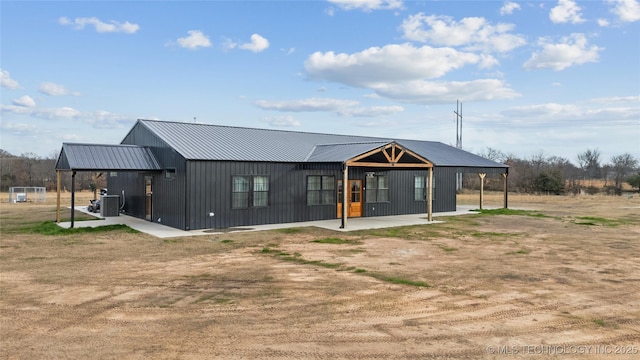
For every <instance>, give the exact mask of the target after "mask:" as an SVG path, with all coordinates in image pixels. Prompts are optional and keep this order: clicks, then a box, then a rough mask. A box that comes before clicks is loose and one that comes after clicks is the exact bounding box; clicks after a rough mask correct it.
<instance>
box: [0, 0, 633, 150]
mask: <svg viewBox="0 0 640 360" xmlns="http://www.w3.org/2000/svg"><path fill="white" fill-rule="evenodd" d="M0 6H1V8H0V14H1V15H0V16H1V19H0V20H1V23H2V24H1V29H0V30H1V42H0V67H1V72H0V76H1V77H0V82H1V85H2V87H1V88H0V90H1V99H0V106H1V110H2V122H1V125H0V126H1V127H0V130H1V132H2V135H1V145H0V148H2V149H4V150H6V151H9V152H11V153H13V154H22V153H27V152H31V153H35V154H38V155H39V156H43V157H48V156H52V154H55V153H56V152H58V151H59V150H60V148H61V146H62V143H63V142H80V143H106V144H117V143H119V142H120V141H121V140H122V139H123V138H124V136H125V135H126V133H127V132H128V131H129V129H130V128H131V127H132V126H133V124H134V122H135V120H136V119H138V118H145V119H159V120H167V121H183V122H194V121H196V122H199V123H211V124H219V125H231V126H244V127H257V128H268V129H282V130H292V131H309V132H325V133H342V134H354V135H368V136H381V137H394V138H406V139H421V140H434V141H441V142H443V143H446V144H451V145H455V142H456V120H455V115H454V113H453V112H454V110H456V100H460V101H461V102H462V104H463V105H462V115H463V120H462V123H463V131H462V132H463V135H462V137H463V138H462V141H463V148H464V149H466V150H469V151H472V152H475V153H479V152H482V151H485V150H486V149H487V148H488V147H490V148H493V149H498V150H500V151H502V152H505V153H508V154H514V155H516V156H519V157H522V158H527V157H530V156H532V155H535V154H540V153H541V152H542V153H544V154H546V155H556V156H561V157H564V158H567V159H568V160H570V161H572V162H574V163H576V155H577V154H578V153H580V152H583V151H585V150H586V149H596V148H597V149H599V150H600V152H601V155H602V159H601V160H603V161H604V162H607V161H608V160H609V159H610V158H611V156H614V155H619V154H622V153H625V152H629V153H631V154H632V155H634V156H635V157H636V158H639V159H640V145H639V143H640V140H639V139H640V4H639V3H638V1H637V0H623V1H570V0H561V1H518V2H509V1H506V2H503V1H402V0H330V1H194V2H189V1H180V2H172V1H137V2H128V1H117V2H112V1H109V2H100V1H70V2H57V1H55V2H54V1H38V2H35V1H34V2H32V1H1V2H0ZM194 118H195V119H194ZM276 146H277V145H276ZM265 151H269V150H268V149H265Z"/></svg>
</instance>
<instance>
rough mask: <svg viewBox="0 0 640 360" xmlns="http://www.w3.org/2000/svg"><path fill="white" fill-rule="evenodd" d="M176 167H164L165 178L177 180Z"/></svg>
mask: <svg viewBox="0 0 640 360" xmlns="http://www.w3.org/2000/svg"><path fill="white" fill-rule="evenodd" d="M176 173H177V171H176V168H166V169H164V179H165V180H175V179H176Z"/></svg>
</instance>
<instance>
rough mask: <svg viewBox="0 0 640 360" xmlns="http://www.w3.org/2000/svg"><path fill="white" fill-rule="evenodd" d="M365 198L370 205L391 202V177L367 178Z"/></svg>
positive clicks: (377, 176)
mask: <svg viewBox="0 0 640 360" xmlns="http://www.w3.org/2000/svg"><path fill="white" fill-rule="evenodd" d="M365 198H366V201H367V202H368V203H375V202H389V176H387V175H375V176H370V177H367V183H366V192H365Z"/></svg>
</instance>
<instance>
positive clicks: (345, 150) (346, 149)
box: [306, 141, 389, 162]
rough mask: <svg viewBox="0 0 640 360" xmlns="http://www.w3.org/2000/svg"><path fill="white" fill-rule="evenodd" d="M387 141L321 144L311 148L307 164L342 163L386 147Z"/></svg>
mask: <svg viewBox="0 0 640 360" xmlns="http://www.w3.org/2000/svg"><path fill="white" fill-rule="evenodd" d="M388 143H389V142H387V141H372V142H364V143H348V144H323V145H318V146H315V147H314V148H313V150H312V151H311V153H310V154H309V156H308V157H307V159H306V161H307V162H344V161H347V160H349V159H352V158H354V157H356V156H358V155H362V154H364V153H367V152H369V151H371V150H372V149H375V148H379V147H381V146H385V145H387V144H388Z"/></svg>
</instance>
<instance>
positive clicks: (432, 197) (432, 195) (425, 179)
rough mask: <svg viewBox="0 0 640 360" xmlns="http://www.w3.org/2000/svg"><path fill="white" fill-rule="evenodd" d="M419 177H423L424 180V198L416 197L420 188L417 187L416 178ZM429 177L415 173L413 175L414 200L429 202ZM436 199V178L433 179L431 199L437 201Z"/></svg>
mask: <svg viewBox="0 0 640 360" xmlns="http://www.w3.org/2000/svg"><path fill="white" fill-rule="evenodd" d="M417 178H422V181H423V183H422V184H423V186H422V188H421V190H422V199H420V200H419V199H416V190H417V189H418V188H417V187H416V179H417ZM427 183H428V177H427V176H425V175H415V176H414V177H413V200H414V201H424V202H427V197H428V193H427V187H428V184H427ZM435 199H436V179H435V178H434V179H433V180H432V181H431V201H435Z"/></svg>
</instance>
